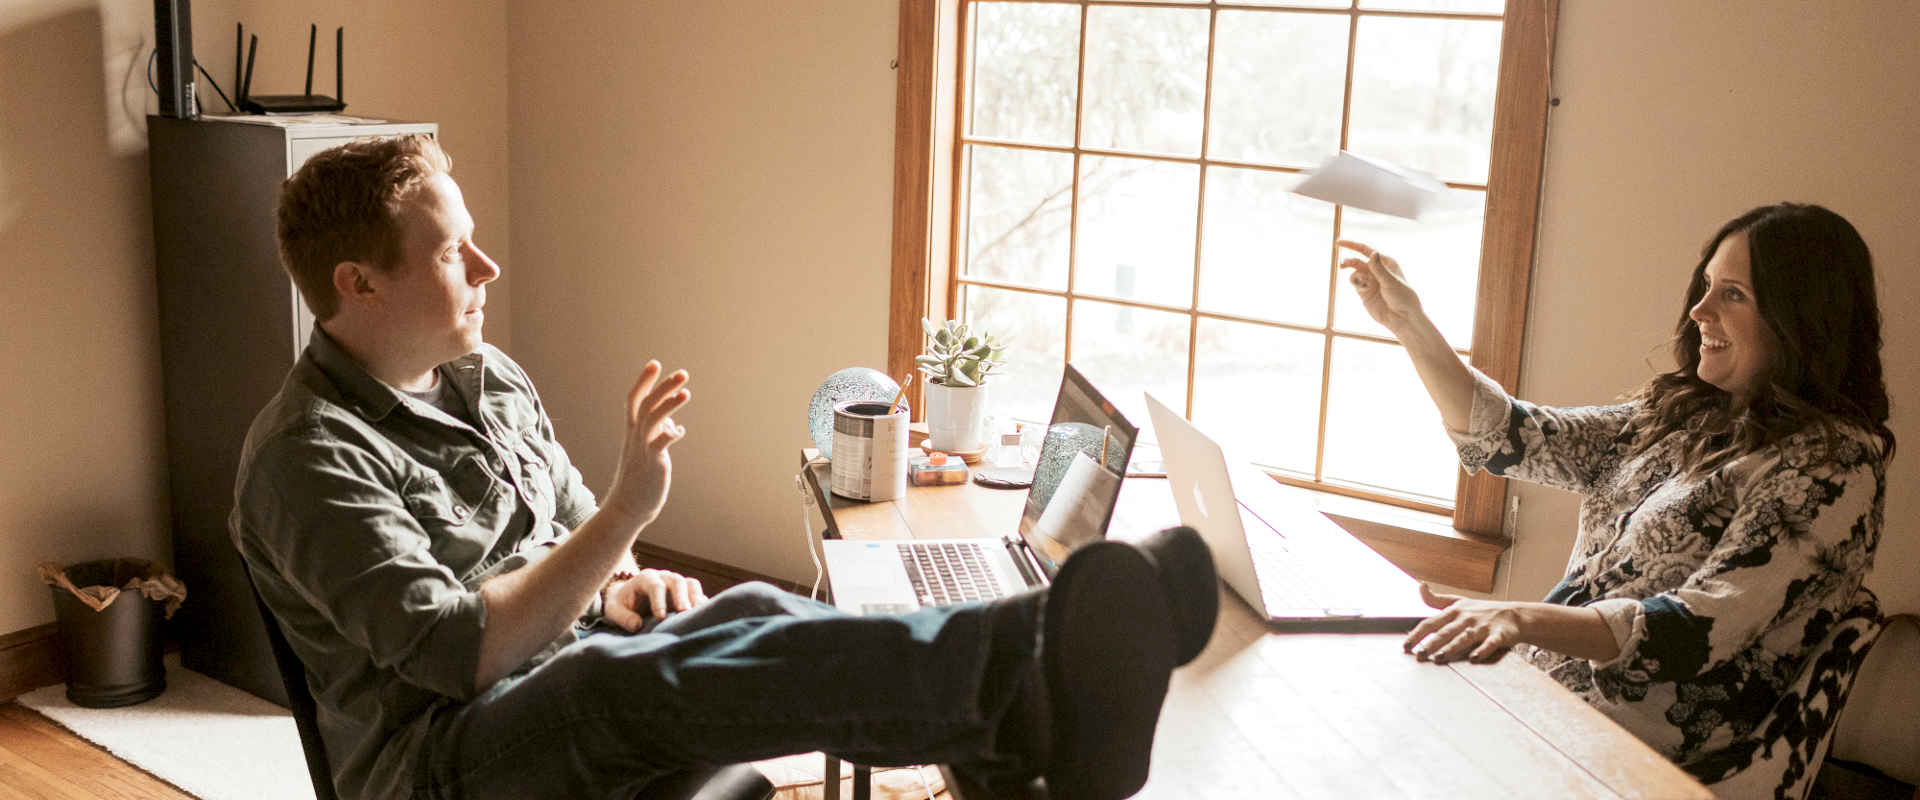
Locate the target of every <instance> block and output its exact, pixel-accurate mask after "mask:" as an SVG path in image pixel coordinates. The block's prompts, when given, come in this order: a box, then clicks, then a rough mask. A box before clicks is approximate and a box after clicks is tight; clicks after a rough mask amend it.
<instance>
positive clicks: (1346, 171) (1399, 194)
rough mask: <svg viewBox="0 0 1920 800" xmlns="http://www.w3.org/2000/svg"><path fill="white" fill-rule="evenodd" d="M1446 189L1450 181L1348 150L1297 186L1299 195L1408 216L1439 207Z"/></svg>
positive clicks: (1308, 174) (1328, 161) (1418, 216)
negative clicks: (1443, 181) (1445, 182)
mask: <svg viewBox="0 0 1920 800" xmlns="http://www.w3.org/2000/svg"><path fill="white" fill-rule="evenodd" d="M1446 190H1447V185H1446V184H1444V183H1441V182H1440V181H1439V180H1437V179H1435V178H1434V177H1433V176H1431V175H1428V174H1426V173H1424V172H1421V171H1419V170H1415V169H1409V168H1407V167H1402V166H1399V165H1397V164H1392V163H1389V162H1386V161H1381V160H1380V159H1376V158H1368V157H1366V156H1359V155H1354V154H1353V153H1349V152H1347V151H1345V150H1342V151H1340V152H1338V153H1335V154H1334V156H1333V158H1330V159H1328V160H1327V162H1326V163H1324V164H1321V165H1320V166H1318V167H1315V168H1314V169H1313V171H1312V172H1309V173H1307V177H1306V179H1305V180H1302V181H1301V182H1300V183H1299V184H1298V185H1296V186H1294V187H1293V193H1294V194H1297V195H1302V196H1305V197H1311V198H1313V199H1315V200H1325V201H1327V202H1329V203H1338V204H1340V205H1343V206H1352V207H1354V208H1359V209H1365V210H1367V211H1374V212H1378V213H1381V214H1391V215H1393V216H1396V217H1404V218H1406V219H1419V218H1420V215H1421V214H1424V213H1426V212H1428V211H1430V210H1432V209H1434V208H1436V207H1438V206H1439V205H1440V204H1441V200H1442V197H1443V195H1444V194H1445V192H1446Z"/></svg>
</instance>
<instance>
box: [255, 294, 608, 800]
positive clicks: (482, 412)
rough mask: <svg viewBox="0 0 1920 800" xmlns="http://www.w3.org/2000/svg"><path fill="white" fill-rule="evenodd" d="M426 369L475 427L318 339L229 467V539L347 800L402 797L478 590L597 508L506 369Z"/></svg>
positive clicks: (448, 686)
mask: <svg viewBox="0 0 1920 800" xmlns="http://www.w3.org/2000/svg"><path fill="white" fill-rule="evenodd" d="M438 371H439V379H440V380H445V381H450V382H451V385H452V387H453V388H454V390H455V391H456V392H457V394H458V396H459V398H460V400H461V401H462V402H463V403H464V408H465V411H466V414H465V416H466V418H467V419H470V420H473V421H474V424H469V423H468V422H466V421H463V420H461V419H459V418H458V417H455V416H453V415H449V414H447V413H445V412H443V411H441V410H440V409H438V408H435V407H433V406H432V405H430V404H428V403H425V402H421V401H420V400H418V399H416V398H413V397H411V396H408V395H407V394H406V393H404V392H400V391H397V390H395V389H394V388H392V387H390V386H387V385H386V384H383V383H381V382H380V381H379V380H377V379H375V378H374V377H373V376H371V375H369V374H368V373H367V372H366V370H365V369H363V368H362V367H361V366H360V365H359V364H358V363H357V362H356V361H354V360H353V358H352V357H351V356H349V355H348V354H347V353H346V352H345V351H344V350H342V349H341V348H340V346H339V345H338V344H337V343H336V342H334V341H333V340H332V339H331V338H330V337H328V336H327V334H326V333H325V332H324V331H322V330H320V329H319V328H318V327H317V326H316V327H315V328H314V331H313V337H312V339H311V342H310V344H309V345H308V346H307V349H306V352H305V353H303V354H302V355H301V357H300V360H299V361H298V362H296V363H295V365H294V367H293V370H292V371H291V372H290V373H288V375H287V378H286V381H285V382H284V383H283V384H282V386H281V388H280V391H279V393H278V394H277V395H275V396H274V398H273V400H272V401H271V402H269V403H268V404H267V406H266V408H264V409H263V410H261V412H260V413H259V415H258V416H257V417H255V419H254V421H253V426H252V428H251V429H250V430H249V431H248V433H247V439H246V444H245V447H244V449H243V450H242V453H241V457H240V470H239V475H238V476H237V478H236V481H235V485H234V509H233V513H232V517H231V519H230V532H231V534H232V536H233V540H234V544H235V545H236V546H237V547H238V548H239V550H240V554H241V556H242V558H243V559H244V560H245V561H246V563H247V564H248V566H249V568H250V569H251V571H252V573H253V576H254V581H255V583H256V585H258V586H259V589H260V593H261V595H262V597H263V598H264V599H265V600H266V603H267V605H268V606H269V607H270V608H271V609H272V611H273V613H274V615H275V616H276V617H277V618H278V619H279V621H280V625H281V627H282V628H283V629H284V630H285V632H286V635H287V639H288V641H289V642H290V643H291V644H292V646H293V649H294V651H295V652H296V653H298V654H299V656H300V660H301V662H302V663H303V664H304V665H305V666H306V672H307V679H308V683H309V685H310V686H311V687H312V688H313V692H314V696H315V698H316V700H317V702H318V705H319V716H320V729H321V733H322V735H323V738H324V739H325V741H326V745H327V752H328V754H329V756H331V758H332V760H333V767H334V783H335V785H336V786H337V787H338V788H339V789H340V791H341V792H342V794H343V796H345V797H388V796H404V795H405V794H407V793H409V792H410V791H411V790H412V781H413V775H414V767H415V764H414V761H415V758H416V756H417V755H418V754H419V753H420V751H421V746H422V741H421V738H422V736H423V735H424V733H425V731H426V728H427V724H428V722H429V721H430V719H431V717H432V715H433V714H434V713H437V712H439V711H442V710H445V709H448V708H451V707H453V706H454V705H456V704H457V703H460V702H463V701H465V700H467V699H469V698H471V697H473V695H474V694H475V692H476V687H475V686H474V677H475V673H476V671H477V670H476V666H477V664H478V660H479V653H480V636H481V631H482V630H483V629H484V628H485V626H486V622H487V618H486V607H485V606H484V605H483V603H482V602H481V599H480V594H479V587H480V584H481V583H482V582H483V581H485V580H486V579H488V578H490V577H492V576H495V575H498V574H501V573H504V572H508V571H511V570H513V569H517V568H519V567H522V566H525V565H526V564H528V563H531V562H532V561H534V560H537V559H538V558H540V557H541V556H542V555H544V554H545V553H546V552H547V550H548V549H549V548H551V547H552V546H554V545H555V544H557V543H558V542H559V541H560V540H561V539H562V538H564V537H565V536H566V535H567V534H568V532H569V531H571V530H573V529H574V528H576V527H578V526H579V525H580V524H581V523H582V522H584V521H585V520H586V519H587V517H589V516H591V515H592V514H593V511H594V509H595V502H594V498H593V494H592V493H591V492H589V491H588V490H587V489H586V487H585V486H584V484H583V483H582V482H581V479H580V473H579V470H577V469H575V468H574V467H573V465H572V464H571V462H570V461H569V460H568V458H567V454H566V451H565V450H564V449H563V448H562V447H561V446H560V444H559V443H558V442H557V441H555V439H554V432H553V424H552V422H551V421H550V420H549V419H548V418H547V415H546V412H545V410H544V409H543V408H542V407H541V405H540V398H539V396H538V395H537V394H536V393H535V392H534V389H533V383H532V382H531V381H530V380H528V378H527V376H526V373H525V372H524V371H522V370H521V369H520V366H519V365H518V364H515V363H514V362H513V360H512V359H509V358H507V356H506V355H505V354H504V353H502V352H500V351H499V350H498V349H497V348H494V347H492V346H490V345H481V347H480V348H479V350H477V351H475V352H474V353H472V354H470V355H467V356H465V357H462V358H460V359H458V360H455V361H452V362H450V363H447V364H443V365H441V366H440V367H439V368H438ZM571 640H572V634H571V632H569V633H567V634H566V635H564V636H562V638H561V639H560V640H559V641H556V642H555V645H554V646H553V647H550V648H548V650H547V652H546V653H543V654H542V656H541V657H539V658H536V659H535V661H534V662H530V663H537V661H538V660H540V658H544V657H545V656H546V655H550V654H551V653H552V652H553V651H554V650H556V649H558V647H559V646H561V645H564V644H565V643H567V642H570V641H571Z"/></svg>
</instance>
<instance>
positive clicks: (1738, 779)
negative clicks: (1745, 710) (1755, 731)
mask: <svg viewBox="0 0 1920 800" xmlns="http://www.w3.org/2000/svg"><path fill="white" fill-rule="evenodd" d="M1884 627H1885V622H1884V619H1883V618H1882V617H1881V615H1880V604H1879V601H1878V600H1877V598H1875V597H1874V595H1873V593H1872V592H1870V591H1867V590H1866V589H1864V588H1862V589H1860V590H1859V591H1858V592H1857V593H1855V594H1854V596H1853V606H1852V607H1851V608H1849V609H1848V610H1847V611H1846V613H1844V614H1841V615H1840V618H1839V619H1837V620H1835V621H1834V622H1833V625H1832V627H1830V628H1828V629H1827V633H1826V636H1825V637H1824V638H1822V639H1821V640H1820V644H1819V645H1817V646H1815V647H1814V648H1813V650H1812V651H1811V652H1809V653H1808V654H1807V663H1806V664H1805V665H1804V666H1802V667H1801V668H1800V675H1799V677H1797V678H1795V679H1794V682H1793V684H1792V685H1791V686H1789V687H1787V690H1786V692H1785V693H1783V694H1782V695H1781V697H1780V701H1779V703H1778V704H1777V705H1775V706H1774V708H1773V711H1772V712H1771V713H1769V714H1768V715H1767V716H1766V718H1765V720H1763V721H1762V723H1761V726H1762V727H1761V728H1760V734H1761V735H1762V736H1763V737H1764V740H1765V743H1764V744H1762V745H1761V746H1760V749H1759V751H1758V752H1756V753H1754V754H1753V762H1752V763H1751V764H1749V765H1747V767H1746V768H1745V769H1743V770H1741V771H1740V772H1738V773H1735V774H1734V775H1733V776H1732V777H1729V778H1728V779H1726V780H1724V781H1720V782H1718V783H1715V784H1713V785H1712V786H1711V787H1710V788H1712V789H1713V792H1714V794H1716V795H1719V796H1721V797H1756V798H1762V797H1765V798H1774V799H1775V800H1803V798H1805V797H1806V796H1807V790H1808V789H1810V788H1812V786H1813V776H1814V774H1815V773H1817V772H1819V771H1820V762H1821V761H1822V760H1824V759H1825V758H1826V755H1827V747H1828V746H1829V745H1830V744H1831V743H1832V741H1833V731H1834V728H1835V725H1834V722H1835V721H1836V720H1837V719H1839V717H1840V711H1841V709H1842V707H1844V706H1845V705H1846V702H1847V695H1848V693H1849V692H1851V691H1852V689H1853V679H1854V678H1855V677H1856V676H1857V675H1858V674H1859V672H1860V663H1861V662H1863V661H1865V660H1866V659H1867V651H1868V650H1870V649H1872V648H1873V643H1874V642H1875V641H1876V640H1878V638H1879V636H1880V632H1881V630H1883V629H1884Z"/></svg>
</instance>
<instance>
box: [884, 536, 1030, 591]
mask: <svg viewBox="0 0 1920 800" xmlns="http://www.w3.org/2000/svg"><path fill="white" fill-rule="evenodd" d="M899 547H900V564H901V566H904V567H906V568H907V580H909V581H911V582H912V583H913V596H914V597H916V598H918V599H919V600H920V604H921V605H925V606H945V605H952V604H954V603H964V602H967V601H969V600H991V599H993V598H995V597H999V596H1001V595H1002V594H1005V591H1004V590H1002V589H1001V588H1000V581H999V580H998V579H996V578H994V576H993V570H992V569H990V568H988V566H987V558H986V552H985V551H983V550H981V549H980V546H979V545H977V544H973V543H972V542H940V543H937V544H921V543H918V542H915V543H903V544H901V545H900V546H899Z"/></svg>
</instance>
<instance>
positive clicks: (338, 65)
mask: <svg viewBox="0 0 1920 800" xmlns="http://www.w3.org/2000/svg"><path fill="white" fill-rule="evenodd" d="M346 36H347V26H345V25H342V26H340V27H338V28H334V29H333V99H335V100H338V101H340V105H341V106H342V107H345V106H346V104H347V92H346V90H345V89H342V88H340V87H341V86H343V85H345V81H344V80H342V76H344V75H345V74H346V61H347V56H346V50H345V49H344V48H345V45H344V44H343V43H344V42H345V41H346Z"/></svg>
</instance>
